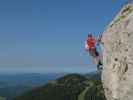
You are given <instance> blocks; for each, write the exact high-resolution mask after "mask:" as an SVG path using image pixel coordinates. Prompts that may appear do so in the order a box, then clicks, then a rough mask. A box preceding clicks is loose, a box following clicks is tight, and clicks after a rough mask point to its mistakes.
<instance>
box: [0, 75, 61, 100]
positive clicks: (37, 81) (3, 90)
mask: <svg viewBox="0 0 133 100" xmlns="http://www.w3.org/2000/svg"><path fill="white" fill-rule="evenodd" d="M63 75H64V73H62V74H56V73H48V74H37V73H30V74H27V73H26V74H0V97H1V98H0V100H1V99H2V97H4V98H6V100H11V99H12V98H13V97H15V96H19V95H22V94H23V93H24V92H26V91H29V90H31V89H33V88H35V87H38V86H42V85H44V84H46V83H47V82H48V81H50V80H55V79H57V78H59V77H61V76H63Z"/></svg>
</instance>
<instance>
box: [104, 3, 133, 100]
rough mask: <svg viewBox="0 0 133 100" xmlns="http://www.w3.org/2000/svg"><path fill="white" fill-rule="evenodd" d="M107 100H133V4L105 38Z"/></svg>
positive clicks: (113, 23) (105, 33) (105, 34)
mask: <svg viewBox="0 0 133 100" xmlns="http://www.w3.org/2000/svg"><path fill="white" fill-rule="evenodd" d="M102 43H103V45H102V50H103V72H102V82H103V87H104V90H105V95H106V98H107V100H133V3H132V2H129V3H128V4H126V5H124V7H123V8H122V9H121V10H120V12H119V13H118V14H117V16H116V17H115V18H114V19H113V21H112V22H111V23H110V24H109V25H108V26H107V27H106V30H105V31H104V33H103V37H102Z"/></svg>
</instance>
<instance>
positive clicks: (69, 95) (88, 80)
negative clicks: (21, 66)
mask: <svg viewBox="0 0 133 100" xmlns="http://www.w3.org/2000/svg"><path fill="white" fill-rule="evenodd" d="M13 100H105V96H104V91H103V88H102V83H101V80H100V74H97V73H91V74H86V75H80V74H69V75H65V76H63V77H61V78H58V79H56V80H52V81H49V82H48V83H47V84H45V85H43V86H40V87H37V88H34V89H32V90H30V91H27V92H25V93H24V94H23V95H21V96H17V97H15V98H14V99H13Z"/></svg>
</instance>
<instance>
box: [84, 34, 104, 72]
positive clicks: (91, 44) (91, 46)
mask: <svg viewBox="0 0 133 100" xmlns="http://www.w3.org/2000/svg"><path fill="white" fill-rule="evenodd" d="M100 41H101V36H100V37H99V38H98V40H97V41H96V39H95V38H94V37H93V36H92V34H91V33H89V34H88V38H87V40H86V41H85V49H86V51H87V52H89V54H90V55H91V56H92V57H93V61H94V63H95V64H96V65H97V69H98V70H101V69H102V67H101V66H102V62H101V57H100V54H99V52H98V51H97V48H96V43H98V44H99V43H100Z"/></svg>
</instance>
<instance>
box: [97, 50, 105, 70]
mask: <svg viewBox="0 0 133 100" xmlns="http://www.w3.org/2000/svg"><path fill="white" fill-rule="evenodd" d="M95 55H96V56H95V58H96V61H97V63H96V65H97V69H98V70H102V65H103V64H102V61H101V57H100V54H99V52H98V51H97V50H96V49H95Z"/></svg>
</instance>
